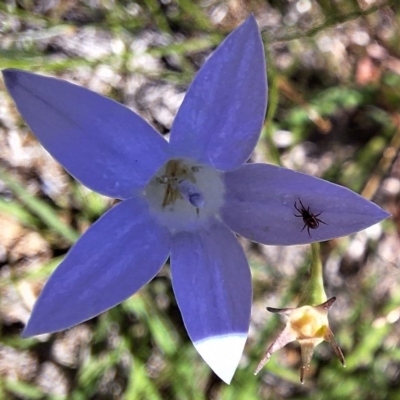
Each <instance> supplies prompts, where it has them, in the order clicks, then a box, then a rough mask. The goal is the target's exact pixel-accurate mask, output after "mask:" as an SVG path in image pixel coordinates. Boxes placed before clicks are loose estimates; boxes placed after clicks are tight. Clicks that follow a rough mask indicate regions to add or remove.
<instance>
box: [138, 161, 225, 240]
mask: <svg viewBox="0 0 400 400" xmlns="http://www.w3.org/2000/svg"><path fill="white" fill-rule="evenodd" d="M224 192H225V188H224V183H223V180H222V174H221V172H219V171H217V170H215V169H214V168H212V167H210V166H208V165H204V164H199V163H196V162H194V161H192V160H186V159H173V160H169V161H168V162H167V163H166V164H165V165H164V166H163V167H161V168H160V170H159V171H158V172H157V173H156V174H155V175H154V177H153V178H152V179H151V180H150V182H149V183H148V185H147V186H146V188H145V191H144V196H145V198H146V199H147V201H148V203H149V206H150V211H151V213H152V214H153V215H154V216H155V217H156V219H157V221H158V222H159V223H160V224H161V225H163V226H165V227H167V228H168V229H170V231H171V232H173V233H175V232H177V231H193V230H196V229H198V228H200V227H203V226H206V225H207V224H208V222H209V221H210V217H213V216H217V215H218V213H219V209H220V207H221V206H222V204H223V199H224Z"/></svg>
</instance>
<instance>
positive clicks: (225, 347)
mask: <svg viewBox="0 0 400 400" xmlns="http://www.w3.org/2000/svg"><path fill="white" fill-rule="evenodd" d="M171 270H172V284H173V288H174V292H175V296H176V299H177V302H178V305H179V308H180V310H181V313H182V317H183V321H184V323H185V326H186V329H187V331H188V333H189V336H190V338H191V340H192V342H193V344H194V346H195V347H196V349H197V351H198V352H199V353H200V355H201V356H202V357H203V359H204V360H205V361H206V363H207V364H208V365H209V366H210V367H211V368H212V369H213V370H214V372H215V373H216V374H217V375H218V376H219V377H220V378H221V379H222V380H223V381H225V382H226V383H230V381H231V379H232V376H233V374H234V372H235V370H236V367H237V365H238V363H239V360H240V357H241V355H242V352H243V348H244V344H245V342H246V338H247V331H248V328H249V321H250V308H251V298H252V289H251V276H250V271H249V266H248V264H247V260H246V257H245V255H244V253H243V250H242V248H241V246H240V245H239V243H238V242H237V240H236V238H235V236H234V235H233V234H232V233H231V232H230V231H229V230H228V229H226V228H225V227H224V226H223V225H222V224H221V223H220V222H214V224H213V225H211V226H210V227H209V229H208V230H201V231H198V232H190V233H189V232H181V233H178V234H177V235H176V236H174V237H173V239H172V248H171Z"/></svg>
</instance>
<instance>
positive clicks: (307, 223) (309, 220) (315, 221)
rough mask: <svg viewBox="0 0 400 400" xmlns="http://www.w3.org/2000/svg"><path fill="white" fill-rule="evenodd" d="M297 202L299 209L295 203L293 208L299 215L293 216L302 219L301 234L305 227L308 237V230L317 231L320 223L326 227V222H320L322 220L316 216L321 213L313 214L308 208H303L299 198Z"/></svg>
mask: <svg viewBox="0 0 400 400" xmlns="http://www.w3.org/2000/svg"><path fill="white" fill-rule="evenodd" d="M299 202H300V206H301V207H300V208H299V207H298V206H297V202H296V201H295V202H294V208H295V209H296V210H297V211H298V212H299V213H300V215H297V214H293V215H294V216H295V217H297V218H303V222H304V226H303V229H302V230H301V232H303V231H304V229H305V228H306V227H307V232H308V235H309V236H311V234H310V229H317V228H318V227H319V224H320V223H322V224H325V225H327V223H326V222H324V221H322V219H319V218H318V216H319V215H321V214H322V211H321V212H320V213H318V214H314V213H312V212H311V211H310V207H307V208H305V207H304V205H303V203H302V202H301V200H300V198H299Z"/></svg>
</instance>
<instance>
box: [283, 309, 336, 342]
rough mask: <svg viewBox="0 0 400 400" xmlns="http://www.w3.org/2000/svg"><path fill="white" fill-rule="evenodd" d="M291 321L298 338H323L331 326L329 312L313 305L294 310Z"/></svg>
mask: <svg viewBox="0 0 400 400" xmlns="http://www.w3.org/2000/svg"><path fill="white" fill-rule="evenodd" d="M289 321H290V326H291V328H292V329H293V331H294V332H295V334H296V337H297V339H318V338H323V337H324V335H325V332H326V329H327V327H328V326H329V323H328V315H327V313H326V312H321V311H319V310H318V309H317V308H316V307H312V306H303V307H300V308H298V309H296V310H294V311H293V313H292V314H291V315H290V317H289Z"/></svg>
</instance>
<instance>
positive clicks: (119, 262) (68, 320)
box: [3, 16, 388, 383]
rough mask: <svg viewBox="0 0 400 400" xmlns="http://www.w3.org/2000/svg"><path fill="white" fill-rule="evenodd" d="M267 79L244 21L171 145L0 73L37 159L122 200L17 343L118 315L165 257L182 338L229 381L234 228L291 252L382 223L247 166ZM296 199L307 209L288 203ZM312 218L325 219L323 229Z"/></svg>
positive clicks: (37, 79)
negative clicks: (52, 161)
mask: <svg viewBox="0 0 400 400" xmlns="http://www.w3.org/2000/svg"><path fill="white" fill-rule="evenodd" d="M265 72H266V67H265V60H264V50H263V45H262V41H261V37H260V34H259V32H258V28H257V24H256V21H255V19H254V17H253V16H251V17H250V18H248V19H247V21H245V22H244V23H243V24H242V25H241V26H240V27H238V28H237V29H236V30H235V31H234V32H232V33H231V34H230V35H229V36H228V37H227V38H226V39H225V40H224V42H223V43H222V44H221V45H220V46H219V48H218V49H217V50H216V51H215V53H214V54H213V55H212V56H211V57H210V58H209V59H208V60H207V62H206V63H205V65H204V66H203V68H202V69H201V70H200V72H199V73H198V74H197V76H196V78H195V79H194V81H193V83H192V84H191V86H190V88H189V90H188V92H187V94H186V97H185V99H184V101H183V104H182V105H181V107H180V109H179V112H178V114H177V116H176V118H175V121H174V124H173V126H172V130H171V135H170V141H169V142H167V141H166V140H165V139H164V138H163V137H162V136H161V135H159V134H158V133H157V132H156V131H155V130H154V129H153V128H152V127H151V126H150V125H149V124H148V123H147V122H146V121H145V120H143V119H142V118H141V117H139V116H138V115H137V114H135V113H134V112H132V111H131V110H129V109H128V108H126V107H124V106H122V105H120V104H118V103H116V102H114V101H113V100H110V99H107V98H105V97H102V96H100V95H98V94H96V93H93V92H91V91H89V90H87V89H84V88H82V87H79V86H76V85H73V84H71V83H68V82H64V81H61V80H58V79H54V78H48V77H43V76H40V75H35V74H32V73H29V72H24V71H19V70H15V69H7V70H4V71H3V75H4V79H5V83H6V86H7V89H8V91H9V92H10V94H11V96H12V97H13V99H14V101H15V103H16V104H17V107H18V110H19V111H20V113H21V114H22V115H23V117H24V119H25V120H26V122H27V123H28V125H29V126H30V128H31V129H32V131H33V132H34V134H35V135H36V137H37V138H38V139H39V141H40V142H41V144H42V145H43V146H44V147H45V148H46V150H47V151H49V152H50V153H51V154H52V155H53V157H54V158H56V159H57V160H58V161H59V162H60V163H61V164H62V165H63V166H64V167H65V168H66V170H67V171H68V172H69V173H70V174H71V175H73V176H74V177H75V178H76V179H78V180H79V181H80V182H82V183H83V184H84V185H86V186H87V187H89V188H90V189H92V190H94V191H96V192H99V193H102V194H104V195H106V196H110V197H115V198H118V199H121V200H122V202H120V203H119V204H117V205H116V206H114V207H113V208H112V209H111V210H109V211H108V212H107V213H106V214H105V215H104V216H103V217H101V218H100V219H99V220H98V221H97V222H96V223H95V224H93V226H91V227H90V228H89V229H88V230H87V231H86V232H85V233H84V235H83V236H82V237H81V238H80V240H78V242H77V243H76V244H75V246H74V247H73V248H72V249H71V250H70V251H69V253H68V254H67V256H66V257H65V259H64V261H63V262H62V263H61V264H60V265H59V266H58V268H57V269H56V270H55V272H54V273H53V275H52V276H51V277H50V279H49V280H48V282H47V283H46V285H45V287H44V289H43V291H42V293H41V294H40V296H39V298H38V300H37V302H36V305H35V307H34V309H33V312H32V316H31V318H30V320H29V322H28V324H27V326H26V328H25V330H24V332H23V336H25V337H26V336H32V335H38V334H42V333H47V332H55V331H60V330H62V329H67V328H69V327H71V326H73V325H76V324H79V323H81V322H83V321H86V320H88V319H90V318H92V317H94V316H96V315H98V314H100V313H102V312H104V311H106V310H108V309H109V308H111V307H114V306H116V305H117V304H119V303H121V302H122V301H124V300H125V299H126V298H128V297H129V296H132V295H133V294H134V293H135V292H137V291H138V290H139V289H140V288H141V287H142V286H143V285H144V284H146V283H147V282H149V281H150V280H151V279H152V278H153V277H154V276H155V275H156V274H157V273H158V271H159V270H160V268H161V267H162V266H163V265H164V263H165V262H166V261H167V259H168V257H170V264H171V274H172V286H173V290H174V293H175V296H176V299H177V302H178V305H179V308H180V310H181V313H182V316H183V320H184V323H185V326H186V329H187V331H188V333H189V336H190V338H191V340H192V341H193V344H194V346H195V347H196V349H197V350H198V352H199V353H200V355H201V356H202V357H203V359H204V360H205V361H206V362H207V363H208V365H209V366H210V367H211V368H212V369H213V370H214V371H215V373H216V374H217V375H218V376H219V377H220V378H221V379H222V380H224V381H225V382H227V383H229V382H230V381H231V379H232V376H233V374H234V371H235V369H236V367H237V365H238V362H239V360H240V357H241V354H242V351H243V347H244V344H245V342H246V338H247V331H248V327H249V320H250V309H251V300H252V286H251V275H250V270H249V266H248V263H247V260H246V257H245V255H244V252H243V250H242V248H241V246H240V245H239V243H238V242H237V240H236V237H235V234H234V233H233V232H235V233H238V234H240V235H242V236H244V237H246V238H248V239H250V240H254V241H257V242H260V243H264V244H274V245H293V244H301V243H310V242H311V241H322V240H328V239H331V238H334V237H338V236H343V235H348V234H350V233H353V232H357V231H359V230H361V229H364V228H366V227H368V226H370V225H372V224H375V223H377V222H379V221H380V220H382V219H384V218H386V217H387V216H388V214H387V213H386V212H384V211H383V210H381V209H380V208H379V207H377V206H376V205H374V204H373V203H371V202H369V201H367V200H364V199H363V198H361V197H360V196H358V195H357V194H355V193H353V192H351V191H350V190H348V189H345V188H343V187H340V186H337V185H334V184H331V183H329V182H326V181H323V180H321V179H316V178H313V177H311V176H308V175H305V174H302V173H298V172H294V171H290V170H287V169H284V168H279V167H276V166H272V165H265V164H245V163H246V161H247V160H248V159H249V157H250V154H251V152H252V151H253V149H254V147H255V145H256V143H257V140H258V138H259V134H260V131H261V127H262V124H263V120H264V115H265V109H266V97H267V96H266V93H267V82H266V76H265ZM300 200H301V202H302V203H303V205H304V208H305V210H306V211H307V213H308V214H307V213H305V212H304V210H303V209H300V211H297V210H296V209H295V208H294V204H295V202H297V206H298V207H299V204H300V203H299V201H300ZM299 212H301V214H298V213H299ZM294 214H297V215H300V218H299V217H295V216H294ZM315 218H318V219H319V220H320V221H323V222H324V223H323V224H319V226H318V224H316V222H318V221H316V220H314V219H315ZM304 226H305V227H307V229H303V227H304ZM309 228H310V229H311V231H310V232H309V230H310V229H309ZM232 231H233V232H232Z"/></svg>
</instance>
